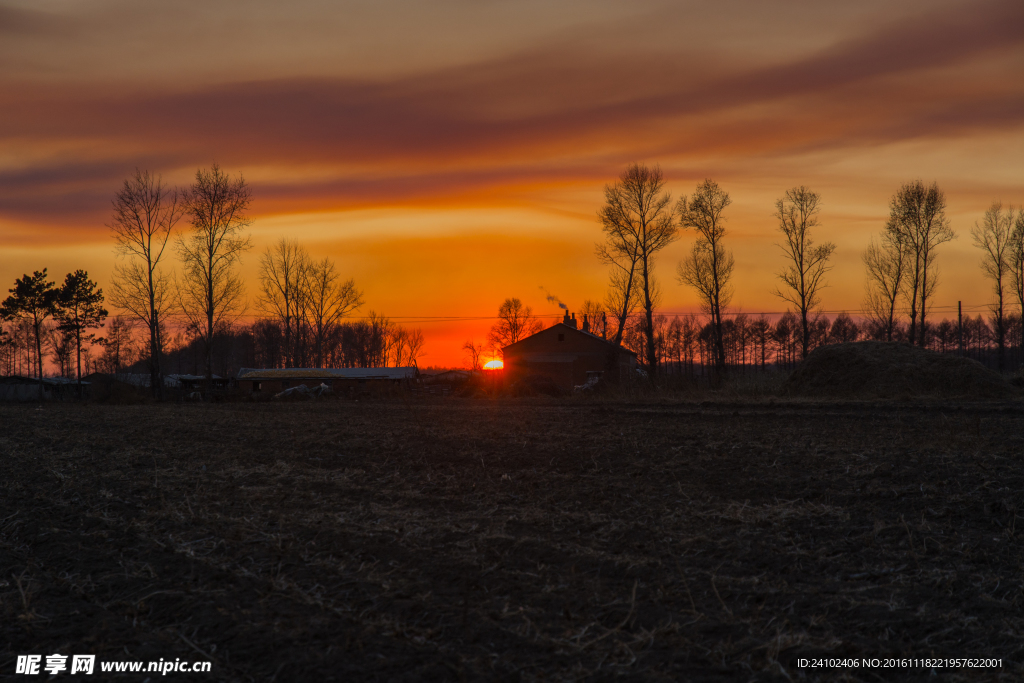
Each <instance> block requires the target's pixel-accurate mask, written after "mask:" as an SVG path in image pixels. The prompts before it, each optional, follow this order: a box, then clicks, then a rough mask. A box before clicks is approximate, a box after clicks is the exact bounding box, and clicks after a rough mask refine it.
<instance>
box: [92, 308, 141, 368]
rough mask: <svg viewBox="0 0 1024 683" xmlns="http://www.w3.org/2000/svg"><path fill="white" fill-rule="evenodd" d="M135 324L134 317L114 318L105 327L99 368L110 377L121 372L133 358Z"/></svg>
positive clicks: (119, 316) (117, 316)
mask: <svg viewBox="0 0 1024 683" xmlns="http://www.w3.org/2000/svg"><path fill="white" fill-rule="evenodd" d="M135 323H136V319H135V318H134V317H132V318H127V317H125V316H121V315H116V316H114V317H113V318H112V319H111V321H110V324H109V325H107V334H106V337H104V338H103V340H102V344H103V357H102V359H101V363H100V364H101V366H102V367H103V368H104V370H106V371H107V372H109V373H110V374H112V375H116V374H117V373H119V372H121V369H122V368H124V367H125V366H126V365H130V364H131V362H132V361H133V360H134V358H135V353H134V352H135Z"/></svg>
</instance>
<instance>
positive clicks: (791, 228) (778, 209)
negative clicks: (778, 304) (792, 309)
mask: <svg viewBox="0 0 1024 683" xmlns="http://www.w3.org/2000/svg"><path fill="white" fill-rule="evenodd" d="M820 210H821V196H820V195H818V193H817V192H812V191H811V190H809V189H808V188H806V187H804V186H803V185H801V186H800V187H794V188H792V189H789V190H786V194H785V196H783V197H782V198H781V199H779V200H777V201H776V202H775V218H777V219H778V221H779V231H780V232H781V233H782V235H783V237H785V241H784V242H783V243H782V244H779V245H778V246H779V247H780V248H781V249H782V251H783V253H784V254H785V255H786V259H787V260H788V261H789V262H788V263H787V264H786V267H785V268H784V269H783V271H782V272H781V273H779V274H778V277H779V279H780V280H782V282H783V284H784V285H785V286H786V287H785V289H779V288H776V290H775V292H774V294H775V296H777V297H779V298H781V299H783V300H785V301H788V302H789V303H791V304H793V305H794V306H796V309H797V311H799V312H800V329H801V332H802V334H801V339H800V352H801V358H806V357H807V351H808V348H809V346H810V343H811V330H810V321H809V320H808V318H807V314H808V312H810V311H811V310H812V309H813V308H814V307H815V306H817V305H818V304H819V303H820V301H821V299H820V297H819V294H818V292H819V290H820V289H821V288H822V287H826V286H827V285H826V284H825V282H824V280H822V278H823V277H824V275H825V273H827V272H828V271H829V270H831V268H832V267H831V266H830V265H829V263H828V261H829V259H830V258H831V257H832V252H834V251H835V249H836V245H834V244H832V243H831V242H825V243H824V244H820V245H815V244H814V239H813V238H812V237H811V228H815V227H817V226H818V225H819V222H818V213H819V211H820Z"/></svg>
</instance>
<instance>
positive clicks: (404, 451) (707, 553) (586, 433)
mask: <svg viewBox="0 0 1024 683" xmlns="http://www.w3.org/2000/svg"><path fill="white" fill-rule="evenodd" d="M0 425H2V428H0V462H2V463H3V477H2V479H0V678H4V677H8V676H10V677H11V678H15V679H17V680H30V678H28V677H25V676H16V677H15V676H13V674H14V670H15V656H16V655H17V654H30V653H40V654H44V655H45V654H51V653H55V652H56V653H62V654H65V655H67V654H73V653H84V654H89V653H91V654H96V655H98V658H99V659H100V660H129V659H130V660H157V659H160V658H163V659H165V660H173V659H175V658H179V657H180V658H182V659H186V660H205V659H210V660H212V662H213V671H212V673H211V674H189V675H183V674H178V675H174V674H171V675H168V676H166V677H160V676H156V677H154V678H152V681H154V682H155V681H157V680H191V681H199V680H202V681H261V682H262V681H275V680H276V681H332V680H334V681H356V680H372V681H378V680H379V681H447V680H469V681H477V680H486V681H490V680H509V681H518V680H522V681H534V680H538V681H561V680H588V681H603V680H612V679H616V680H618V679H628V680H642V681H677V680H689V681H722V680H727V681H748V680H757V681H772V680H778V681H782V680H794V681H798V680H823V681H825V680H828V681H831V680H856V681H877V680H901V681H902V680H925V679H927V680H1007V681H1009V680H1020V679H1021V677H1022V675H1024V609H1022V607H1024V594H1022V590H1024V574H1022V567H1024V553H1022V543H1021V541H1022V539H1018V538H1017V537H1016V524H1017V522H1018V521H1019V522H1021V523H1022V526H1024V511H1022V509H1021V503H1022V502H1024V471H1022V467H1021V458H1022V454H1024V407H1022V405H1021V403H1020V402H1002V403H999V402H991V403H973V404H972V403H960V404H956V403H948V402H947V403H931V404H916V405H914V404H900V403H834V404H814V403H792V402H784V401H780V402H778V403H771V402H759V403H735V404H725V403H717V404H715V403H705V404H696V403H689V404H687V403H681V404H668V403H666V404H646V405H635V404H634V405H627V404H615V403H597V402H594V403H590V404H586V403H580V402H578V401H562V402H559V401H556V400H553V399H531V400H525V399H521V400H505V401H490V400H464V399H454V398H445V399H440V398H438V399H435V400H432V401H427V400H424V401H411V400H410V401H408V402H403V401H392V402H365V401H364V402H342V401H334V402H317V403H301V404H233V405H212V406H210V405H148V406H98V405H46V406H45V407H43V408H42V409H36V408H35V407H34V406H16V405H3V406H0ZM1022 535H1024V528H1022ZM817 657H833V658H858V659H860V658H865V657H866V658H881V659H884V658H887V657H908V658H931V657H970V658H985V657H992V658H999V659H1001V660H1002V667H1001V668H994V669H976V668H973V669H966V668H955V669H937V670H935V671H933V670H931V669H929V668H916V669H880V668H875V669H869V668H863V667H859V668H847V669H842V670H835V669H832V670H822V669H812V668H801V667H800V666H799V665H798V660H799V659H800V658H808V659H812V658H817ZM936 673H937V674H938V677H937V678H936V677H935V674H936ZM115 678H116V677H115ZM145 678H146V676H145V675H144V674H121V678H120V679H117V680H132V681H139V682H140V683H141V682H142V681H143V680H145ZM56 679H57V680H74V678H73V677H71V676H69V675H68V674H63V675H59V676H57V677H56ZM83 680H110V679H104V678H102V677H100V676H92V677H83Z"/></svg>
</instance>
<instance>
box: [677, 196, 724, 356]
mask: <svg viewBox="0 0 1024 683" xmlns="http://www.w3.org/2000/svg"><path fill="white" fill-rule="evenodd" d="M730 203H731V200H730V199H729V194H728V193H727V192H726V191H725V190H723V189H722V188H720V187H719V186H718V183H716V182H715V181H713V180H710V179H706V180H704V182H702V183H701V184H699V185H698V186H697V189H696V191H694V193H693V196H692V197H690V198H689V199H687V198H686V197H681V198H680V199H679V202H678V204H676V211H677V212H678V213H679V216H680V219H681V222H682V225H683V227H684V228H692V229H694V230H696V231H697V240H696V241H695V242H694V244H693V249H692V250H691V251H690V255H689V257H688V258H687V259H686V260H684V261H682V262H680V263H679V265H678V267H677V273H678V276H679V281H680V282H682V283H683V284H685V285H689V286H690V287H693V288H694V289H695V290H697V297H698V299H699V300H700V306H701V310H703V311H704V313H705V314H707V315H708V316H709V317H710V318H711V326H712V331H713V346H714V357H715V368H716V369H717V370H718V372H719V373H723V372H725V340H724V334H723V327H722V312H723V310H724V309H725V308H726V307H727V306H728V305H729V302H730V301H731V300H732V288H731V287H730V286H729V281H730V280H731V279H732V271H733V267H734V266H735V265H736V261H735V259H733V256H732V252H727V251H726V250H725V247H724V246H723V245H722V239H723V238H724V237H725V218H724V216H723V215H722V214H723V212H724V211H725V207H727V206H729V204H730Z"/></svg>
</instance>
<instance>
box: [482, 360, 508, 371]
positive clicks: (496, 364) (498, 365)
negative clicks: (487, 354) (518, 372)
mask: <svg viewBox="0 0 1024 683" xmlns="http://www.w3.org/2000/svg"><path fill="white" fill-rule="evenodd" d="M503 367H505V364H504V363H502V362H501V361H500V360H492V361H488V362H487V363H485V364H484V370H501V369H502V368H503Z"/></svg>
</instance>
